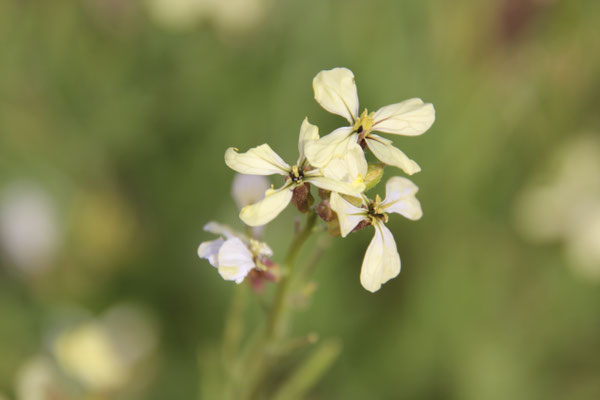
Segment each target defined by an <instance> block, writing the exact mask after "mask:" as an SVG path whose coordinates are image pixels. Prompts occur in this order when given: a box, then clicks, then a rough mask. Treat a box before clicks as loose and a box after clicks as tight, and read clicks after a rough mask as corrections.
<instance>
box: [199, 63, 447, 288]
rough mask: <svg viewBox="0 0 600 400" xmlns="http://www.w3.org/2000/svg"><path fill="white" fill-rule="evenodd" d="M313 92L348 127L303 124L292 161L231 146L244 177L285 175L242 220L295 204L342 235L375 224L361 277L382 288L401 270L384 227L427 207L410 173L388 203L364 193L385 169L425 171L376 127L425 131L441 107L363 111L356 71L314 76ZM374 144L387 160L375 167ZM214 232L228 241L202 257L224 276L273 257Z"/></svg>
mask: <svg viewBox="0 0 600 400" xmlns="http://www.w3.org/2000/svg"><path fill="white" fill-rule="evenodd" d="M313 89H314V94H315V99H316V100H317V102H318V103H319V104H320V105H321V106H322V107H323V108H324V109H325V110H327V111H329V112H331V113H334V114H338V115H340V116H342V117H344V118H345V119H346V120H347V121H348V123H349V124H348V125H347V126H344V127H341V128H338V129H336V130H334V131H333V132H331V133H329V134H328V135H326V136H323V137H320V136H319V130H318V128H317V127H316V126H315V125H313V124H311V123H309V122H308V119H307V118H305V119H304V121H303V122H302V125H301V127H300V135H299V140H298V152H299V156H298V159H297V160H296V162H295V163H294V164H292V165H290V164H288V163H287V162H285V161H284V160H283V159H282V158H281V157H280V156H279V155H278V154H277V153H276V152H275V151H273V149H271V147H270V146H269V145H268V144H262V145H260V146H257V147H254V148H252V149H250V150H248V151H246V152H239V150H238V149H236V148H233V147H232V148H229V149H227V151H226V152H225V163H226V164H227V166H229V167H230V168H231V169H233V170H235V171H237V172H238V173H240V174H247V175H263V176H265V175H281V176H283V177H284V179H283V183H282V185H281V186H280V187H279V188H274V187H273V186H271V188H269V189H268V190H267V191H266V193H265V196H264V198H263V199H262V200H260V201H257V202H255V203H253V204H249V205H246V206H244V207H243V208H242V209H241V211H240V219H241V220H242V221H243V222H244V223H245V224H247V225H249V226H252V227H256V226H262V225H264V224H267V223H269V222H271V221H272V220H273V219H275V218H276V217H277V216H278V215H279V214H280V213H281V212H282V211H283V210H284V209H285V208H286V207H287V205H288V204H289V203H290V202H291V203H293V204H294V205H295V206H296V207H297V208H298V210H299V211H301V212H303V213H305V212H317V213H318V215H320V216H321V217H322V218H323V219H324V220H325V221H327V222H328V223H329V224H330V227H331V224H332V222H334V223H335V222H337V223H338V224H339V233H340V234H341V236H342V237H346V236H347V235H348V234H349V233H350V232H352V231H355V230H358V229H361V228H364V227H366V226H369V225H371V226H373V227H374V228H375V236H374V237H373V239H372V241H371V243H370V245H369V247H368V248H367V252H366V254H365V257H364V260H363V264H362V270H361V275H360V277H361V279H360V280H361V283H362V285H363V287H364V288H365V289H367V290H369V291H371V292H375V291H377V290H378V289H379V288H380V287H381V285H382V284H383V283H385V282H387V281H388V280H390V279H391V278H393V277H395V276H396V275H398V273H399V272H400V256H399V255H398V251H397V249H396V243H395V241H394V238H393V236H392V234H391V232H390V230H389V229H388V228H387V227H386V226H385V223H386V222H387V221H388V213H398V214H401V215H403V216H404V217H406V218H408V219H411V220H417V219H419V218H420V217H421V215H422V211H421V205H420V203H419V201H418V200H417V199H416V197H415V195H416V193H417V191H418V188H417V186H416V185H415V184H414V183H413V182H411V181H410V180H408V179H406V178H403V177H392V178H390V179H389V180H388V181H387V184H386V196H385V199H384V200H381V198H380V197H379V195H377V196H376V197H375V199H374V200H371V199H369V198H368V197H367V196H366V195H365V191H367V190H369V189H370V188H372V187H373V186H374V185H375V184H376V183H377V182H378V180H379V179H381V175H382V168H383V167H382V166H385V165H389V166H393V167H397V168H400V169H401V170H402V171H403V172H405V173H406V174H408V175H412V174H414V173H416V172H419V171H420V167H419V165H418V164H417V163H416V162H415V161H413V160H411V159H410V158H409V157H408V156H407V155H406V154H404V153H403V152H402V151H401V150H399V149H398V148H396V147H395V146H394V145H393V144H392V141H391V140H389V139H386V138H384V137H382V136H379V135H376V134H375V133H374V132H383V133H389V134H393V135H405V136H416V135H420V134H422V133H424V132H425V131H427V130H428V129H429V127H431V125H432V124H433V122H434V120H435V110H434V108H433V106H432V105H431V104H428V103H424V102H423V101H422V100H421V99H409V100H405V101H402V102H400V103H396V104H391V105H388V106H385V107H381V108H380V109H378V110H377V111H375V112H371V113H369V112H368V111H367V110H366V109H365V110H364V111H363V112H362V113H360V114H359V103H358V91H357V88H356V84H355V82H354V74H353V73H352V71H350V70H349V69H347V68H334V69H331V70H327V71H321V72H319V73H318V74H317V76H316V77H315V78H314V80H313ZM367 148H368V149H369V151H370V152H371V153H372V154H373V155H374V156H375V158H377V159H378V160H379V161H380V162H381V163H377V164H372V165H369V164H368V162H367V159H366V157H365V150H366V149H367ZM372 172H373V173H372ZM311 184H312V185H314V186H316V187H317V188H319V194H320V195H321V197H322V198H323V201H321V203H319V204H318V205H317V206H316V207H314V208H313V202H314V198H313V197H312V195H311V193H310V189H311ZM336 226H337V225H336ZM209 230H210V229H209ZM211 231H212V232H214V233H218V234H222V235H224V236H225V237H226V239H227V240H224V239H223V238H220V239H217V240H215V241H212V242H205V243H203V244H202V245H201V246H200V249H199V255H200V257H203V258H208V259H209V261H210V263H211V264H212V265H213V266H215V267H217V268H219V272H220V273H221V275H222V276H223V277H224V278H225V279H229V280H235V281H236V282H238V283H239V282H241V281H242V280H243V279H244V277H245V276H246V274H247V273H248V271H249V270H251V269H252V268H256V266H257V264H256V260H257V259H260V258H261V257H265V256H266V257H270V256H271V255H272V253H271V252H270V249H268V246H266V245H264V246H265V247H264V248H266V249H268V252H267V253H263V254H261V253H260V251H257V250H253V246H254V247H256V246H255V245H253V244H252V242H248V241H246V242H243V241H241V240H240V239H239V238H238V237H235V235H234V236H232V237H230V236H228V234H227V233H226V232H217V231H215V230H211ZM330 232H331V229H330ZM233 241H235V242H233ZM228 242H229V244H228ZM242 259H243V260H244V261H243V262H242Z"/></svg>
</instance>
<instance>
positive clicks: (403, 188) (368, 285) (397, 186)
mask: <svg viewBox="0 0 600 400" xmlns="http://www.w3.org/2000/svg"><path fill="white" fill-rule="evenodd" d="M418 190H419V189H418V188H417V186H416V185H415V184H414V183H413V182H411V181H410V180H408V179H406V178H402V177H399V176H396V177H393V178H390V179H389V180H388V181H387V183H386V185H385V191H386V196H385V199H384V200H383V201H381V198H380V197H379V195H378V196H377V197H376V198H375V201H372V200H369V199H367V198H366V197H364V196H363V198H362V207H356V206H354V205H352V204H351V203H349V202H348V201H346V200H345V199H344V198H343V197H342V196H340V195H339V194H338V193H335V192H333V193H331V198H330V204H331V208H332V209H333V210H334V211H335V212H336V213H337V215H338V220H339V223H340V232H341V234H342V237H346V236H347V235H348V234H349V233H350V232H352V230H353V229H354V228H356V226H357V225H358V224H360V223H361V222H363V221H365V222H367V223H368V224H370V225H373V227H374V228H375V236H373V239H372V240H371V243H370V244H369V247H368V248H367V252H366V253H365V258H364V260H363V263H362V268H361V272H360V282H361V284H362V285H363V287H364V288H365V289H367V290H368V291H370V292H376V291H377V290H379V288H380V287H381V285H382V284H384V283H385V282H387V281H389V280H390V279H392V278H394V277H396V276H397V275H398V274H399V273H400V255H399V254H398V251H397V249H396V242H395V241H394V237H393V236H392V233H391V232H390V230H389V229H388V228H387V227H386V226H385V222H387V220H388V216H387V213H390V212H391V213H398V214H400V215H403V216H404V217H406V218H408V219H411V220H417V219H419V218H421V216H422V215H423V212H422V211H421V204H420V203H419V200H417V198H416V197H415V194H416V193H417V191H418Z"/></svg>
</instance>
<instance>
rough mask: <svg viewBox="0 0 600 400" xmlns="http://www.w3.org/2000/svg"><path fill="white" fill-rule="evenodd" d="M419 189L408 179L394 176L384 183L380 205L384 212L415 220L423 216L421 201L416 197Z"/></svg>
mask: <svg viewBox="0 0 600 400" xmlns="http://www.w3.org/2000/svg"><path fill="white" fill-rule="evenodd" d="M418 191H419V188H418V187H417V185H415V184H414V183H413V182H412V181H410V180H409V179H406V178H403V177H400V176H394V177H392V178H390V179H389V180H388V181H387V183H386V184H385V199H384V200H383V202H382V203H381V206H382V207H383V209H384V210H385V212H393V213H398V214H400V215H403V216H404V217H406V218H408V219H412V220H413V221H414V220H417V219H419V218H421V217H422V216H423V211H422V210H421V203H420V202H419V200H417V198H416V196H415V195H416V194H417V192H418Z"/></svg>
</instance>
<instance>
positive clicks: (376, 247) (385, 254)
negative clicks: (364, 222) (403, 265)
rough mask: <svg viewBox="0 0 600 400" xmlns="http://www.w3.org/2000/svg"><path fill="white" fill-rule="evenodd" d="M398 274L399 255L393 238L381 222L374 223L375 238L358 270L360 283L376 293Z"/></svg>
mask: <svg viewBox="0 0 600 400" xmlns="http://www.w3.org/2000/svg"><path fill="white" fill-rule="evenodd" d="M399 273H400V255H399V254H398V250H397V249H396V241H395V240H394V236H392V232H390V230H389V229H388V228H387V227H386V226H385V225H384V224H383V223H382V222H376V223H375V236H373V239H372V240H371V243H369V247H368V248H367V252H366V253H365V258H364V259H363V264H362V268H361V270H360V283H361V284H362V285H363V287H364V288H365V289H367V290H368V291H369V292H376V291H378V290H379V288H381V285H382V284H384V283H386V282H387V281H389V280H390V279H392V278H394V277H396V276H398V274H399Z"/></svg>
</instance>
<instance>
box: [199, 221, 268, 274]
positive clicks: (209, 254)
mask: <svg viewBox="0 0 600 400" xmlns="http://www.w3.org/2000/svg"><path fill="white" fill-rule="evenodd" d="M204 230H205V231H207V232H211V233H214V234H217V235H222V236H221V237H219V238H217V239H215V240H211V241H208V242H203V243H200V246H199V247H198V256H199V257H200V258H205V259H207V260H208V262H209V263H210V265H212V266H213V267H215V268H217V270H218V271H219V274H220V275H221V277H222V278H223V279H225V280H226V281H235V283H242V281H243V280H244V278H246V275H248V273H249V272H250V271H251V270H252V269H254V268H258V269H266V266H265V265H264V263H263V262H264V261H266V259H267V258H268V257H271V256H272V255H273V251H272V250H271V248H270V247H269V246H268V245H267V244H266V243H263V242H259V241H258V240H254V239H248V238H246V237H245V236H244V235H242V234H241V233H238V232H235V231H234V230H232V229H231V228H229V227H228V226H226V225H221V224H219V223H217V222H209V223H208V224H206V225H205V226H204ZM223 236H224V237H225V239H223Z"/></svg>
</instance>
